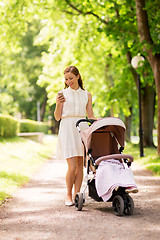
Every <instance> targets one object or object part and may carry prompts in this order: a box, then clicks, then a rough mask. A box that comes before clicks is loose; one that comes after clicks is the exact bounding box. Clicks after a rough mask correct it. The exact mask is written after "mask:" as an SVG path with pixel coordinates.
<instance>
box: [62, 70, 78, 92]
mask: <svg viewBox="0 0 160 240" xmlns="http://www.w3.org/2000/svg"><path fill="white" fill-rule="evenodd" d="M64 77H65V83H66V84H67V85H68V86H69V87H71V88H72V89H75V90H76V89H78V88H79V84H78V79H79V75H77V76H76V75H75V74H73V73H71V72H68V73H65V74H64Z"/></svg>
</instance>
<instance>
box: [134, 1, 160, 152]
mask: <svg viewBox="0 0 160 240" xmlns="http://www.w3.org/2000/svg"><path fill="white" fill-rule="evenodd" d="M135 2H136V10H137V11H136V13H137V24H138V30H139V36H140V41H141V42H142V44H143V49H144V51H145V52H146V53H147V56H146V58H147V59H148V62H149V63H150V66H151V68H152V71H153V74H154V78H155V83H156V90H157V133H158V147H157V153H158V155H160V47H159V38H158V36H155V35H158V34H159V30H160V29H158V30H157V29H155V30H156V31H155V33H154V35H153V33H152V36H151V28H152V27H150V25H149V18H148V15H150V16H151V18H150V23H151V24H152V20H153V17H155V16H156V17H157V16H158V14H159V12H158V11H159V8H158V5H160V3H159V1H154V4H155V7H154V9H153V8H152V10H153V12H151V11H150V7H151V4H152V6H153V1H152V3H151V2H149V4H148V5H147V4H146V2H145V0H135ZM156 20H157V18H156ZM153 27H156V26H155V24H154V25H153Z"/></svg>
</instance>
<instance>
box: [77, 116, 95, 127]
mask: <svg viewBox="0 0 160 240" xmlns="http://www.w3.org/2000/svg"><path fill="white" fill-rule="evenodd" d="M95 121H97V120H95V119H86V118H82V119H80V120H78V121H77V122H76V127H79V124H80V123H81V122H88V123H91V124H93V123H94V122H95Z"/></svg>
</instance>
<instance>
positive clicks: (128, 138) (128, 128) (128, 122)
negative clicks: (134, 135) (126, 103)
mask: <svg viewBox="0 0 160 240" xmlns="http://www.w3.org/2000/svg"><path fill="white" fill-rule="evenodd" d="M130 113H131V114H130V115H129V116H128V117H125V125H126V135H125V140H126V141H127V142H131V123H132V107H130Z"/></svg>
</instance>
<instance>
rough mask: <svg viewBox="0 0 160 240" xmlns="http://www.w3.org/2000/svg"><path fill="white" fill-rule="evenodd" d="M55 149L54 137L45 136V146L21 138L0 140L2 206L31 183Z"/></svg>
mask: <svg viewBox="0 0 160 240" xmlns="http://www.w3.org/2000/svg"><path fill="white" fill-rule="evenodd" d="M55 147H56V137H54V136H45V138H44V141H43V144H40V143H37V142H34V141H31V140H26V139H23V138H19V137H16V138H10V139H2V138H1V139H0V166H1V167H0V204H1V203H2V202H3V201H4V200H5V199H6V198H8V197H11V196H12V195H13V193H14V192H15V191H16V190H17V188H18V187H20V186H22V185H23V184H25V183H27V182H28V181H29V179H30V177H31V176H32V174H33V173H34V172H35V171H36V170H37V169H38V168H39V167H40V166H41V165H42V163H43V162H44V161H45V160H46V159H48V158H50V157H51V155H52V154H54V153H55Z"/></svg>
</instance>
